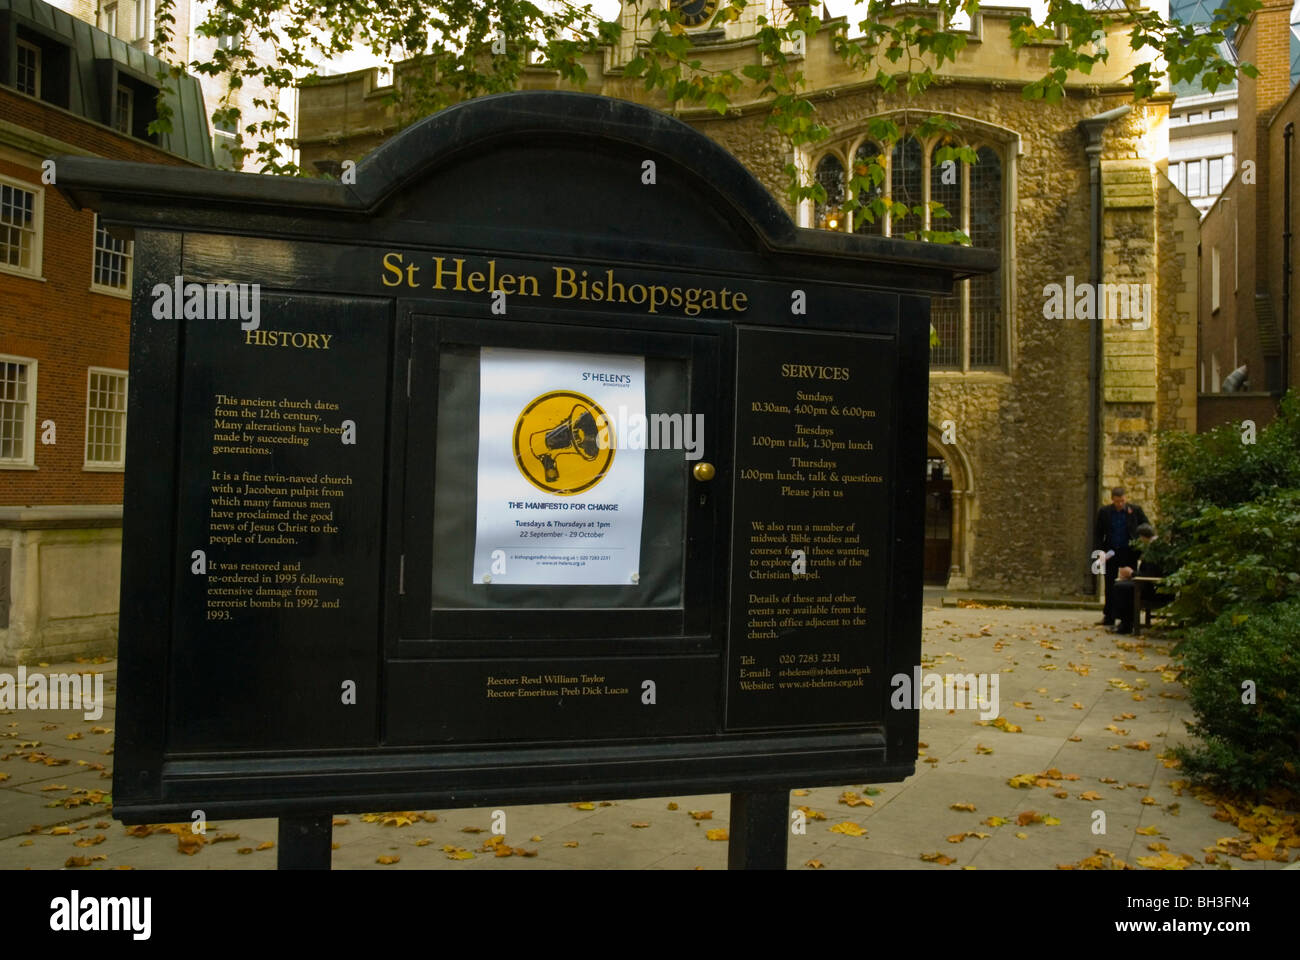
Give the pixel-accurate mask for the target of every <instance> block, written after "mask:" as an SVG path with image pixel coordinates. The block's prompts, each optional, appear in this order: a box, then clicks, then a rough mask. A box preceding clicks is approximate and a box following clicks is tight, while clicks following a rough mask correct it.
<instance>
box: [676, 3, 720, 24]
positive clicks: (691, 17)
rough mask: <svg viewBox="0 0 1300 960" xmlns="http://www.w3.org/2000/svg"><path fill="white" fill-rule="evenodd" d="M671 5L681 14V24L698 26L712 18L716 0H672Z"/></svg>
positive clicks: (716, 6)
mask: <svg viewBox="0 0 1300 960" xmlns="http://www.w3.org/2000/svg"><path fill="white" fill-rule="evenodd" d="M672 7H673V9H674V10H677V11H679V12H680V13H681V15H682V25H683V26H687V27H698V26H701V25H703V24H706V23H708V22H709V21H710V20H712V19H713V15H714V14H715V13H717V12H718V0H672Z"/></svg>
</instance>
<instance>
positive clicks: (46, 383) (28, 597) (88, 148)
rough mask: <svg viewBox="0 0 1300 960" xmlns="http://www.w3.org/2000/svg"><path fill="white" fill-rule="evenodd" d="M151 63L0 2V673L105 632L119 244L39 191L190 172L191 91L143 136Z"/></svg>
mask: <svg viewBox="0 0 1300 960" xmlns="http://www.w3.org/2000/svg"><path fill="white" fill-rule="evenodd" d="M160 67H161V63H160V62H159V61H158V60H156V59H154V58H153V57H151V56H149V55H148V54H146V53H143V52H142V51H139V50H134V49H131V48H129V47H127V46H126V45H125V44H123V43H121V42H120V41H117V40H114V39H113V38H111V37H109V36H108V35H107V34H104V33H102V32H100V31H98V30H96V29H95V28H93V27H91V26H90V25H89V24H86V23H82V22H81V21H78V20H75V19H74V18H72V17H70V16H68V15H67V14H65V13H63V12H62V11H59V10H57V9H55V8H53V7H50V6H49V5H47V4H44V3H41V2H39V0H0V663H16V662H32V661H40V660H46V661H52V660H56V659H60V658H65V657H67V656H71V655H73V654H82V653H90V652H111V651H112V649H113V647H114V644H115V640H116V636H117V611H118V568H119V562H120V558H119V554H120V547H121V511H122V507H121V504H122V469H123V460H124V440H125V434H126V423H127V403H126V399H127V373H126V370H127V345H128V336H129V321H130V297H131V257H132V249H131V242H130V240H129V239H127V238H120V237H115V236H114V235H112V234H111V233H110V232H109V231H108V230H106V229H104V228H102V227H101V226H100V225H99V223H98V221H97V219H96V216H95V214H94V213H91V212H89V211H76V210H73V209H72V207H71V206H70V205H69V204H68V203H67V201H65V200H64V199H63V198H62V196H61V195H60V194H59V193H58V191H57V190H55V189H54V188H53V186H52V184H53V183H54V182H55V181H56V180H57V176H58V169H57V166H51V165H49V164H48V163H47V161H48V160H49V158H52V157H57V156H60V155H69V154H72V155H77V154H80V155H95V156H103V157H112V158H116V159H122V160H137V161H143V162H152V163H168V164H194V165H207V166H210V165H211V163H212V145H211V141H210V139H209V137H208V131H207V124H206V121H205V119H204V114H203V110H202V100H201V96H200V93H199V89H198V85H197V83H196V82H195V81H194V80H193V79H192V78H188V77H185V78H182V79H181V80H180V81H179V82H177V83H176V84H175V88H176V93H175V94H174V95H170V96H169V98H168V100H169V103H170V105H171V107H172V109H173V111H174V120H173V125H174V132H172V133H162V134H150V133H149V132H148V130H147V128H148V125H149V123H150V121H151V120H152V119H153V117H154V115H155V114H154V110H155V107H154V95H155V93H156V91H157V89H158V80H157V79H156V75H157V73H158V70H159V69H160Z"/></svg>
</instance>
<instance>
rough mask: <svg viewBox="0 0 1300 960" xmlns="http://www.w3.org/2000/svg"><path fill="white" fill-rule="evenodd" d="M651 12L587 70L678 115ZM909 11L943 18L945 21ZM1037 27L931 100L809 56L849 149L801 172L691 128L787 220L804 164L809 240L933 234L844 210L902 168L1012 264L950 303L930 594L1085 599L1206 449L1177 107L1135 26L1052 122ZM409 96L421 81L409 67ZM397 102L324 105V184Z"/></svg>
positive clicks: (365, 75)
mask: <svg viewBox="0 0 1300 960" xmlns="http://www.w3.org/2000/svg"><path fill="white" fill-rule="evenodd" d="M660 2H663V3H667V2H669V0H660ZM786 7H787V5H786V4H784V3H781V2H777V0H769V2H768V3H752V4H750V6H749V7H748V8H747V10H746V12H745V13H744V14H743V15H742V16H741V18H740V19H738V20H736V21H734V22H730V23H727V24H725V25H724V26H723V27H721V28H713V27H711V25H710V24H709V23H708V22H707V19H706V20H705V22H703V23H702V24H700V25H699V26H696V27H692V28H690V29H692V30H693V31H694V32H695V42H696V45H697V51H696V56H697V57H698V59H699V60H700V61H701V64H702V69H705V70H723V69H732V70H735V71H736V72H739V71H740V70H741V69H742V68H743V67H745V66H748V65H757V64H758V63H759V62H760V59H761V58H760V54H759V53H758V50H757V44H756V42H755V40H754V34H755V32H756V30H757V23H756V19H755V18H756V17H757V15H758V13H759V12H763V13H765V14H766V15H768V16H769V17H780V16H782V15H785V14H786V13H787V12H788V11H787V10H786ZM644 8H645V4H644V3H642V4H641V5H640V6H639V7H633V6H632V5H624V9H623V13H622V16H623V23H624V27H625V34H624V37H623V40H622V41H621V43H620V45H618V46H617V47H611V48H609V49H608V50H606V51H605V52H604V53H603V55H602V56H600V57H593V58H591V60H590V61H589V62H587V63H585V64H584V66H585V69H586V71H587V76H588V77H589V78H590V79H589V81H588V84H587V86H586V88H585V89H586V90H587V91H588V92H593V93H602V94H605V95H608V96H615V97H623V98H627V99H632V100H637V101H640V102H648V103H650V104H651V105H659V106H665V105H664V104H663V103H662V102H661V101H658V100H655V99H649V98H650V97H651V95H650V94H647V93H646V92H645V90H644V87H643V84H642V81H641V80H639V79H633V78H630V77H626V76H624V73H623V69H624V65H625V64H627V63H628V62H629V61H630V60H631V59H632V57H633V56H634V55H635V49H636V44H637V42H638V39H644V38H645V31H646V27H645V26H644V25H643V24H641V23H640V17H641V14H643V13H644ZM895 9H896V10H897V12H898V14H899V15H900V16H905V15H908V14H924V15H926V16H934V10H933V8H929V9H925V8H920V7H917V8H910V7H904V8H895ZM1022 14H1023V10H1020V9H1017V8H1001V7H994V6H987V7H983V8H982V10H981V11H980V12H979V13H978V14H977V15H976V16H975V17H974V18H973V20H972V21H971V22H970V23H969V24H968V25H967V26H966V28H965V32H966V33H967V38H968V39H967V46H966V48H965V50H963V51H962V52H961V53H960V54H959V55H958V57H957V61H956V63H954V64H947V65H945V66H944V68H943V69H942V70H941V71H940V74H939V76H938V77H937V80H936V83H935V84H934V85H932V86H931V88H930V89H929V90H928V91H927V92H926V94H925V95H924V96H922V97H918V98H908V97H907V96H905V95H904V94H901V93H899V94H886V93H883V92H881V91H880V90H879V89H878V88H876V87H875V86H873V85H872V84H870V83H868V82H866V80H865V78H866V76H869V75H872V74H873V73H874V70H875V67H874V66H872V67H870V68H869V69H868V70H867V71H866V72H865V73H864V72H861V71H858V72H854V71H852V70H851V69H849V68H847V67H846V66H845V65H844V64H843V62H842V61H841V60H840V58H839V57H838V56H836V55H835V53H834V52H833V50H832V49H831V45H830V40H829V38H828V36H827V34H826V32H825V31H823V32H820V33H819V34H818V35H816V36H814V37H812V38H809V39H808V42H807V44H806V49H805V51H804V53H803V55H802V57H801V58H800V57H799V56H798V55H797V54H796V53H795V51H791V52H790V55H791V56H794V57H796V59H801V62H800V63H799V69H801V70H802V71H803V72H804V74H805V75H806V76H807V78H808V81H809V88H810V91H811V96H812V99H813V100H814V103H815V105H816V109H817V112H818V119H819V120H820V121H821V122H822V123H824V124H826V125H828V126H829V127H830V128H831V130H832V135H831V137H830V138H829V139H828V140H826V141H823V142H821V143H818V144H816V145H815V146H814V147H812V148H809V149H801V150H798V151H795V152H794V153H793V155H792V152H791V150H790V148H789V147H788V146H787V145H786V144H784V143H783V142H782V141H781V139H780V137H779V136H778V135H777V134H776V133H775V132H774V131H773V130H772V129H771V128H770V127H768V126H766V125H765V124H764V118H765V113H766V111H767V109H768V108H769V104H767V103H764V102H761V101H756V102H750V103H734V104H733V105H732V108H731V109H730V110H728V112H727V115H726V116H721V117H720V116H718V115H717V114H716V113H714V112H712V111H710V110H707V109H689V108H681V107H679V108H677V109H675V110H674V113H675V114H676V115H677V116H679V117H680V118H681V119H682V120H684V121H686V122H687V123H690V124H691V125H693V126H695V127H697V128H698V129H699V130H701V131H702V132H704V133H705V134H707V135H708V136H710V137H712V138H713V139H715V140H716V141H717V142H719V143H720V144H721V145H722V146H724V147H725V148H726V149H728V150H729V151H730V152H731V153H732V154H734V155H735V156H736V157H737V158H739V159H740V161H741V162H742V163H744V164H745V165H746V166H747V167H748V168H749V169H750V170H751V171H752V172H753V173H754V175H755V176H756V177H758V179H759V180H760V181H762V182H763V183H764V184H765V185H766V186H767V187H768V189H769V190H770V191H771V192H772V193H773V195H774V196H775V197H776V198H777V199H778V200H779V201H780V202H782V203H786V200H785V196H784V194H785V191H784V182H785V180H784V175H783V170H784V168H785V167H786V165H787V164H789V163H795V164H797V165H799V166H800V167H802V168H803V169H804V170H806V171H808V172H809V174H810V175H813V176H816V177H817V179H818V180H819V181H821V182H822V184H823V186H825V187H826V189H827V193H828V196H829V200H828V202H827V204H825V205H822V206H816V207H815V206H814V205H813V204H812V203H811V202H806V203H804V204H802V205H800V206H799V207H798V208H792V207H790V206H789V205H788V204H787V210H788V211H789V212H790V214H791V216H792V217H794V218H795V220H796V222H797V223H799V224H800V225H801V226H805V227H816V228H821V229H835V230H852V231H855V232H865V231H869V232H874V233H877V234H880V235H883V236H899V235H901V234H903V233H905V232H908V231H911V230H916V229H918V228H928V227H930V226H931V225H930V224H929V223H925V222H923V219H922V218H921V217H915V216H914V217H911V218H909V220H908V221H906V222H898V223H895V222H891V221H890V220H889V219H888V218H886V219H885V220H884V222H877V223H867V222H866V221H865V220H863V219H861V218H857V217H854V216H853V215H852V214H851V213H850V214H848V215H845V212H844V211H842V210H840V209H839V207H838V204H839V202H841V201H842V199H843V197H844V193H845V182H846V179H847V177H846V171H847V170H848V169H849V168H850V167H851V165H852V164H853V163H854V162H855V161H856V160H857V159H858V158H860V157H862V156H870V155H881V154H883V155H884V157H885V166H886V181H885V182H886V192H887V193H889V194H891V195H892V196H893V197H894V198H895V199H898V200H906V202H907V203H908V205H909V206H916V205H920V204H924V203H927V202H929V201H933V200H938V201H940V202H942V203H943V204H944V206H945V207H946V208H947V209H948V210H949V211H950V212H951V213H952V215H953V218H954V219H952V220H949V221H939V222H937V223H935V224H934V225H933V229H936V230H942V229H948V228H949V226H948V225H952V226H958V227H961V228H962V229H963V230H965V231H966V232H967V233H968V234H969V235H971V236H972V238H973V241H974V242H975V243H976V244H977V245H982V246H989V247H993V248H995V249H997V250H999V251H1000V252H1001V254H1002V264H1003V266H1002V268H1001V270H1000V271H999V272H998V273H997V274H995V275H993V276H991V277H987V278H984V277H982V278H976V279H972V280H965V281H962V282H961V283H960V284H959V285H958V288H957V290H956V291H955V294H954V295H953V296H951V297H945V298H939V299H937V300H936V301H935V304H934V313H933V316H934V323H935V327H936V329H937V331H938V334H939V338H940V341H941V342H940V345H939V347H937V348H935V349H934V350H933V351H932V354H931V372H930V434H929V439H930V457H931V459H930V467H929V471H928V475H927V494H928V500H927V504H928V512H927V538H926V558H927V560H926V565H927V579H928V580H930V581H931V582H934V583H946V584H947V585H948V586H949V587H952V588H963V587H969V588H972V589H984V590H996V591H1005V592H1007V593H1012V594H1016V595H1021V596H1024V595H1042V596H1070V595H1078V594H1080V593H1091V592H1092V591H1093V590H1095V586H1094V584H1093V583H1092V582H1091V580H1090V575H1089V573H1088V568H1089V563H1088V552H1089V550H1090V548H1091V542H1090V541H1091V529H1092V519H1093V511H1095V509H1096V507H1097V504H1098V503H1099V502H1107V501H1106V500H1105V499H1104V497H1105V491H1106V490H1107V489H1108V488H1109V487H1110V486H1112V485H1115V484H1124V485H1125V486H1127V487H1128V488H1129V493H1130V497H1131V498H1132V499H1133V500H1135V501H1137V502H1140V503H1142V504H1143V505H1144V507H1145V508H1146V509H1147V512H1148V514H1151V515H1154V516H1158V507H1159V500H1158V493H1159V488H1160V484H1161V482H1162V478H1163V461H1162V458H1161V452H1160V445H1159V440H1158V435H1159V432H1160V431H1162V430H1173V429H1177V430H1188V431H1191V430H1195V429H1196V415H1197V409H1196V376H1195V374H1196V269H1197V257H1196V240H1197V219H1198V218H1197V210H1196V209H1195V207H1193V206H1192V204H1191V203H1190V202H1189V201H1188V199H1187V198H1186V197H1185V196H1183V194H1182V193H1180V192H1179V191H1178V189H1177V188H1176V187H1175V186H1174V185H1173V184H1172V183H1171V182H1170V180H1169V179H1168V177H1167V172H1168V155H1169V133H1168V114H1169V107H1170V103H1171V102H1172V100H1173V97H1172V94H1171V93H1168V92H1166V93H1164V94H1161V95H1158V96H1156V97H1154V98H1152V99H1151V100H1150V101H1148V102H1146V103H1145V104H1141V105H1132V88H1131V86H1130V85H1129V83H1128V81H1127V79H1126V75H1127V74H1128V73H1129V71H1130V70H1131V69H1132V68H1133V66H1134V63H1135V61H1136V55H1135V53H1134V52H1133V51H1132V50H1131V49H1130V47H1129V45H1128V42H1127V40H1126V37H1127V34H1126V31H1125V30H1123V29H1121V28H1118V27H1116V28H1112V31H1113V32H1112V34H1111V35H1110V36H1109V37H1108V38H1107V46H1108V48H1109V50H1110V56H1109V59H1108V61H1107V62H1106V63H1105V64H1098V65H1097V66H1095V67H1094V69H1093V72H1092V74H1091V75H1089V76H1077V77H1074V78H1072V82H1071V83H1069V84H1068V85H1067V92H1066V96H1065V98H1064V100H1063V101H1062V102H1061V103H1058V104H1055V105H1049V104H1046V103H1043V102H1041V101H1038V102H1034V101H1026V100H1025V99H1024V98H1023V96H1022V94H1021V91H1022V89H1023V87H1024V86H1025V84H1026V83H1028V82H1030V81H1031V80H1034V79H1037V78H1038V77H1041V76H1042V74H1043V73H1044V72H1045V71H1046V70H1047V69H1048V61H1049V58H1050V56H1051V53H1052V49H1053V47H1054V46H1055V43H1056V42H1055V41H1054V42H1049V43H1043V44H1030V45H1026V46H1024V47H1021V48H1019V49H1017V48H1015V47H1013V46H1012V44H1011V42H1010V25H1011V22H1012V18H1013V17H1016V16H1019V15H1022ZM883 66H884V69H886V70H889V71H892V70H893V69H895V68H893V67H891V66H890V65H889V64H887V63H885V64H883ZM397 77H398V82H399V83H400V82H401V67H400V65H399V67H398V71H397ZM522 85H523V86H524V87H526V88H534V89H537V88H543V89H549V88H560V87H562V83H561V81H560V80H559V78H558V77H557V76H555V75H554V74H550V73H547V72H546V71H544V70H541V69H532V70H529V71H526V73H525V76H524V79H523V84H522ZM388 92H390V91H389V90H388V89H387V88H385V87H384V86H383V85H382V84H381V82H380V77H379V74H378V73H377V72H376V71H374V70H363V71H355V72H352V73H348V74H344V75H340V76H334V77H328V78H325V79H323V80H321V81H319V82H317V83H314V84H313V85H311V86H307V87H304V88H303V90H302V91H301V92H300V95H299V117H298V134H299V137H298V141H297V142H298V146H299V150H300V155H301V162H302V165H303V167H304V168H306V169H312V168H313V167H314V168H316V169H320V170H325V171H331V170H337V169H338V168H339V165H340V164H341V162H342V161H344V160H349V159H350V160H356V159H359V158H360V157H361V156H363V155H364V154H365V153H367V152H368V151H369V150H371V149H373V148H374V147H375V146H376V145H378V144H379V143H381V142H382V141H383V140H384V139H386V138H387V137H389V136H391V135H392V133H393V132H394V131H395V130H396V127H397V120H396V116H395V115H394V113H393V112H392V109H391V108H390V107H388V106H386V104H385V96H386V94H387V93H388ZM931 114H942V115H944V116H945V117H947V118H948V119H950V120H952V121H953V122H955V123H956V124H957V127H958V130H957V132H956V133H955V134H954V135H953V137H954V139H955V140H958V141H960V142H962V143H965V144H966V145H968V146H970V147H972V148H973V149H975V150H976V151H977V154H978V157H979V162H978V163H977V164H974V165H972V166H969V167H964V168H963V169H962V171H961V174H960V176H959V177H957V178H956V179H951V178H949V179H947V180H945V178H944V176H943V172H942V170H941V168H939V167H937V166H936V165H935V163H934V162H933V160H934V151H935V149H936V147H937V146H939V145H940V143H939V140H938V138H937V137H921V136H919V135H917V128H918V126H919V124H920V123H921V121H922V120H923V119H924V118H925V117H927V116H929V115H931ZM880 116H889V117H892V118H894V119H895V120H896V121H897V122H898V123H899V125H900V127H902V129H903V131H904V136H903V138H902V139H901V140H900V142H899V143H898V144H896V145H894V146H893V147H892V148H891V149H889V150H882V149H881V147H880V145H879V144H876V143H874V142H873V141H872V140H871V138H870V137H869V136H868V122H869V121H870V120H871V119H872V118H873V117H880ZM1094 183H1095V184H1096V186H1097V189H1096V190H1095V191H1094V189H1093V184H1094ZM575 202H581V198H575ZM593 216H595V217H599V216H600V212H599V211H593ZM926 216H927V217H928V215H926ZM1101 284H1105V285H1107V286H1108V287H1109V288H1111V290H1112V292H1114V293H1116V294H1118V293H1120V292H1128V290H1133V289H1137V290H1138V291H1139V292H1140V294H1141V297H1143V298H1146V299H1144V300H1140V302H1142V303H1144V304H1146V306H1145V307H1143V308H1141V309H1131V310H1115V309H1113V308H1114V307H1115V306H1116V305H1118V304H1119V302H1120V301H1119V300H1118V297H1116V299H1113V300H1110V304H1109V306H1110V309H1108V310H1107V315H1106V316H1105V317H1095V318H1094V317H1093V316H1089V312H1090V311H1089V310H1087V309H1075V308H1076V306H1078V304H1076V303H1075V298H1074V297H1073V296H1071V297H1070V307H1069V309H1066V310H1064V311H1056V310H1053V309H1050V308H1049V306H1048V305H1047V302H1046V301H1047V299H1048V291H1049V289H1051V288H1053V287H1055V288H1060V289H1061V290H1069V291H1071V292H1072V293H1073V292H1076V291H1079V290H1081V289H1082V288H1083V287H1084V286H1088V287H1090V288H1091V289H1092V290H1093V291H1094V294H1096V293H1100V292H1101V289H1102V288H1101V287H1100V286H1099V285H1101ZM1121 285H1123V288H1127V289H1125V290H1121ZM1130 285H1135V286H1130ZM1107 299H1110V298H1107ZM1133 306H1136V304H1133ZM1092 312H1093V313H1096V312H1098V311H1092ZM1139 313H1141V314H1144V316H1138V314H1139Z"/></svg>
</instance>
